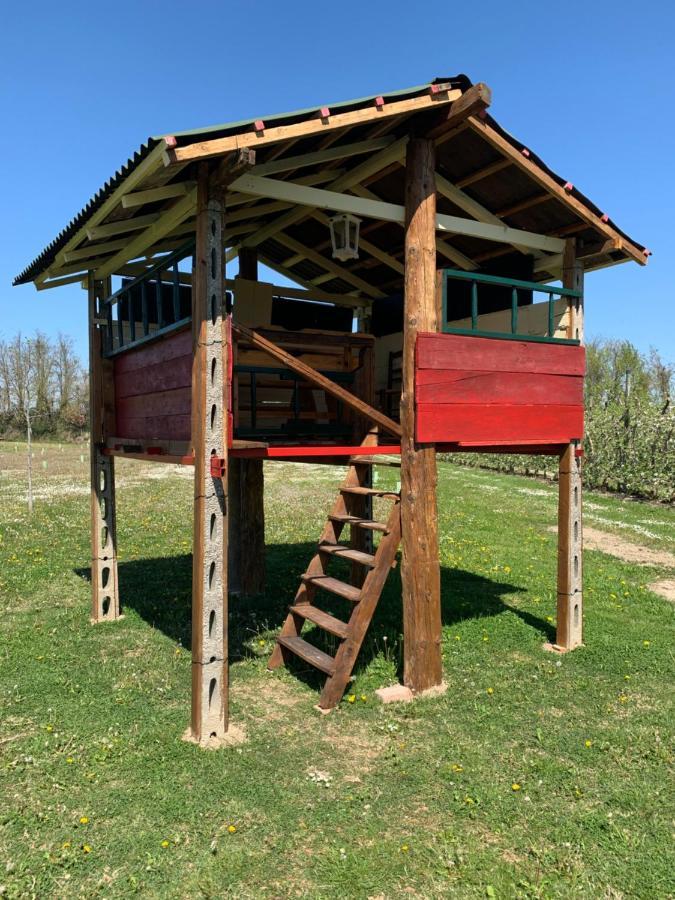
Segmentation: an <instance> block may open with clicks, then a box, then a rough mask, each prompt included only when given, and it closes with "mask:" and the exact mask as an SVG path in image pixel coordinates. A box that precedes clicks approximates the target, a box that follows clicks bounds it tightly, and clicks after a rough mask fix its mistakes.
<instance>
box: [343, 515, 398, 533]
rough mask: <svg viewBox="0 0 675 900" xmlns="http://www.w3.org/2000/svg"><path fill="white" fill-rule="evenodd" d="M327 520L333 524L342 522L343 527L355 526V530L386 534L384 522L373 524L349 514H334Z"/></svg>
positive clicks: (371, 521) (370, 520)
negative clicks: (363, 529) (361, 529)
mask: <svg viewBox="0 0 675 900" xmlns="http://www.w3.org/2000/svg"><path fill="white" fill-rule="evenodd" d="M328 518H329V519H330V520H331V521H333V522H344V524H345V525H356V527H357V528H365V529H366V530H367V531H381V532H382V533H383V534H386V533H387V526H386V525H385V523H384V522H374V521H373V520H372V519H361V518H359V516H351V515H349V513H334V514H333V515H331V516H328Z"/></svg>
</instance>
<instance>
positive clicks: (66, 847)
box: [61, 841, 71, 850]
mask: <svg viewBox="0 0 675 900" xmlns="http://www.w3.org/2000/svg"><path fill="white" fill-rule="evenodd" d="M70 847H71V844H70V841H64V842H63V843H62V844H61V848H62V849H63V850H70Z"/></svg>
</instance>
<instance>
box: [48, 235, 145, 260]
mask: <svg viewBox="0 0 675 900" xmlns="http://www.w3.org/2000/svg"><path fill="white" fill-rule="evenodd" d="M128 243H129V241H128V240H127V239H126V238H120V239H119V240H117V241H108V242H107V243H105V244H87V245H86V246H84V247H79V248H78V249H77V250H69V251H68V252H67V253H64V254H63V258H64V260H65V262H67V263H69V262H75V260H77V259H93V258H95V257H96V256H105V255H106V254H107V253H113V252H114V251H115V250H121V249H122V247H126V245H127V244H128Z"/></svg>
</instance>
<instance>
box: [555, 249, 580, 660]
mask: <svg viewBox="0 0 675 900" xmlns="http://www.w3.org/2000/svg"><path fill="white" fill-rule="evenodd" d="M563 286H564V287H566V288H572V289H573V290H577V291H582V292H583V286H584V270H583V264H582V263H581V262H580V261H579V260H577V258H576V246H575V241H574V239H570V240H568V241H567V242H566V245H565V252H564V254H563ZM568 316H569V320H568V325H567V336H568V337H569V338H575V339H576V340H579V341H581V342H582V343H583V340H584V307H583V298H580V299H578V300H576V299H574V298H570V302H569V305H568ZM577 449H578V445H577V443H571V444H569V445H568V446H567V448H566V449H565V451H564V452H563V453H562V455H561V457H560V463H559V467H558V475H559V478H558V603H557V621H556V648H557V649H558V650H574V648H575V647H579V646H580V645H581V643H582V641H583V558H582V556H583V523H582V496H581V494H582V483H581V457H580V456H578V455H577Z"/></svg>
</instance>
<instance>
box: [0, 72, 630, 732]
mask: <svg viewBox="0 0 675 900" xmlns="http://www.w3.org/2000/svg"><path fill="white" fill-rule="evenodd" d="M489 103H490V91H489V89H488V88H487V87H486V86H485V85H484V84H475V85H472V84H471V82H470V81H469V80H468V79H467V78H466V77H465V76H458V77H455V78H445V79H438V80H436V81H434V82H432V83H430V84H425V85H421V86H419V87H415V88H410V89H409V90H402V91H396V92H394V93H390V94H382V95H378V96H373V97H366V98H364V99H360V100H354V101H349V102H346V103H339V104H336V105H331V106H319V107H316V108H313V109H307V110H302V111H300V112H294V113H288V114H284V115H276V116H270V117H266V118H264V119H251V120H248V121H244V122H238V123H235V124H229V125H220V126H217V127H212V128H204V129H201V130H198V131H192V132H183V133H176V134H174V135H167V136H165V137H159V138H151V139H150V140H149V141H148V142H147V144H144V145H143V146H142V147H141V148H140V149H139V150H138V152H137V153H135V154H134V156H133V157H132V158H131V159H130V160H129V161H128V162H127V163H126V165H124V166H123V167H122V168H121V169H120V170H119V171H118V172H116V173H115V174H114V175H113V176H112V178H111V179H110V180H109V181H108V182H106V184H105V185H104V186H103V187H102V188H101V190H100V191H99V192H98V193H97V194H95V195H94V197H93V198H92V199H91V200H90V201H89V203H88V204H87V206H86V207H85V208H84V209H83V210H82V212H81V213H79V215H78V216H76V217H75V219H73V221H72V222H70V224H69V225H67V226H66V228H65V229H64V230H63V231H62V232H61V234H59V235H58V237H56V238H55V240H54V241H53V242H52V243H51V244H50V245H49V246H48V247H47V248H46V249H45V250H44V251H43V252H42V253H41V254H40V256H38V257H37V259H36V260H35V261H34V262H33V263H31V264H30V265H29V266H28V268H27V269H25V271H24V272H23V273H22V274H21V275H19V276H18V277H17V279H16V281H15V283H16V284H23V283H26V282H34V283H35V286H36V287H37V289H38V290H46V289H48V288H53V287H58V286H60V285H64V284H71V283H81V285H82V287H83V288H85V289H86V290H87V292H88V298H89V338H90V377H91V448H92V449H91V516H92V528H91V535H92V594H93V597H92V602H93V606H92V616H93V620H94V621H95V622H103V621H109V620H114V619H116V618H118V617H119V615H120V596H119V594H120V592H119V584H118V573H117V538H116V522H115V469H114V461H115V457H117V456H127V457H131V458H134V459H143V460H147V461H157V462H178V463H182V464H184V465H191V466H193V467H194V545H193V581H192V718H191V732H192V736H193V738H194V739H195V740H196V741H199V742H206V741H208V740H209V739H210V738H212V737H214V736H215V737H222V736H223V735H225V733H226V732H227V730H228V664H227V659H228V649H227V648H228V644H227V602H228V589H229V592H230V593H237V592H239V593H246V594H254V593H256V592H260V591H262V590H263V588H264V549H265V548H264V542H265V539H264V514H263V484H264V482H263V471H264V463H265V462H273V461H274V460H292V461H296V462H303V461H309V462H312V463H317V462H326V463H340V464H344V465H346V466H347V471H346V476H345V478H344V481H343V482H342V484H336V485H335V491H336V495H335V501H334V503H333V505H332V507H331V508H330V510H329V512H328V516H327V519H326V524H325V526H324V529H323V531H322V532H321V535H320V536H319V542H318V545H317V549H316V553H315V555H314V556H313V557H312V558H311V559H310V560H308V565H307V568H306V571H305V572H304V573H300V572H299V573H298V579H299V587H298V591H297V594H296V596H295V598H294V599H292V600H291V598H289V600H290V601H291V602H290V608H289V612H288V615H287V618H286V619H285V621H284V622H283V623H282V622H279V626H280V631H279V634H278V637H277V645H276V649H275V650H274V653H273V654H272V657H271V659H270V661H269V665H270V666H271V667H276V666H280V665H283V664H284V662H285V661H287V660H288V659H289V658H290V657H291V656H298V657H301V658H302V659H303V660H305V661H306V663H308V664H310V665H311V666H314V667H316V668H317V669H319V670H321V671H322V672H323V673H325V676H326V681H325V686H324V689H323V692H322V694H321V698H320V701H319V703H320V706H322V707H323V708H326V709H328V708H330V707H332V706H334V705H335V704H336V703H337V702H338V701H339V700H340V697H341V696H342V693H343V691H344V689H345V686H346V684H347V682H348V679H349V677H350V674H351V672H352V668H353V666H354V663H355V661H356V658H357V655H358V653H359V649H360V647H361V643H362V641H363V638H364V635H365V633H366V630H367V628H368V625H369V622H370V620H371V618H372V616H373V612H374V610H375V607H376V605H377V602H378V598H379V596H380V592H381V590H382V587H383V585H384V582H385V580H386V578H387V575H388V572H389V570H390V568H391V566H392V565H393V564H394V562H395V559H396V555H397V552H398V549H399V546H402V559H401V579H402V585H403V631H404V676H403V677H404V682H405V684H406V685H408V686H409V687H410V688H411V689H412V690H414V691H422V690H425V689H427V688H430V687H433V686H434V685H436V684H438V683H440V681H441V650H440V642H441V614H440V570H439V554H438V533H437V527H438V526H437V514H436V491H435V489H436V453H437V451H439V450H442V451H444V452H448V451H451V452H462V451H479V452H480V451H489V452H514V451H518V452H527V453H532V454H555V455H557V456H558V457H559V460H560V479H559V517H558V609H557V647H558V649H560V650H571V649H573V648H574V647H577V646H578V645H579V644H580V643H581V640H582V564H581V551H582V524H581V455H582V450H581V446H582V445H581V442H582V439H583V421H584V408H583V384H584V348H583V339H584V330H583V329H584V326H583V309H584V296H583V279H584V272H586V271H592V270H595V269H600V268H604V267H606V266H612V265H616V264H617V263H622V262H625V261H627V260H635V261H636V262H638V263H640V264H644V263H646V261H647V256H648V251H646V250H645V248H644V247H642V246H640V245H639V244H636V243H635V242H634V241H632V240H631V239H630V238H629V237H628V236H627V235H626V234H625V233H624V232H623V231H621V230H620V229H619V228H618V226H617V225H615V224H614V223H613V222H612V221H611V219H610V218H609V217H608V216H607V215H606V213H605V212H604V210H603V209H601V208H599V207H597V206H595V205H594V204H593V203H591V201H590V200H588V199H587V198H586V197H585V196H583V194H581V193H580V192H579V191H578V190H577V189H576V188H575V187H574V186H573V184H571V183H570V182H567V181H565V180H564V179H562V178H559V177H558V176H557V175H556V174H555V173H553V172H552V171H551V170H550V169H548V168H547V166H546V165H545V164H544V163H543V162H542V161H541V159H539V158H538V157H537V156H536V154H535V153H534V152H533V151H532V150H530V149H529V148H528V147H525V146H523V145H522V144H521V143H519V142H518V141H517V140H515V139H514V138H513V137H511V135H509V134H508V133H507V132H506V131H504V130H503V129H502V128H501V127H500V126H499V125H498V124H497V122H496V121H495V120H494V119H492V118H491V117H490V116H489V115H488V114H487V112H486V109H487V107H488V106H489ZM235 257H238V274H237V276H236V277H235V278H231V277H229V275H230V273H229V267H228V263H231V262H233V261H234V259H235ZM259 262H260V263H264V264H265V266H267V267H268V268H269V269H271V270H274V271H276V272H278V273H280V274H281V275H282V276H284V282H285V283H287V282H288V280H290V281H291V282H292V283H293V284H294V285H297V287H287V286H282V287H278V286H275V285H273V284H270V283H265V282H261V281H259V280H258V263H259ZM552 282H560V283H561V285H562V286H555V285H553V284H552ZM385 455H386V457H387V458H386V459H383V456H385ZM392 456H393V457H394V458H395V459H396V460H397V461H396V462H395V463H394V464H395V465H400V491H397V492H385V491H382V490H379V489H378V488H377V486H374V480H373V478H372V472H373V467H374V466H376V465H378V464H383V463H387V464H389V465H391V464H392ZM399 458H400V463H399V462H398V459H399ZM375 485H376V483H375ZM377 496H380V497H382V498H383V500H385V501H386V503H387V505H388V509H389V513H388V515H387V516H386V517H383V520H382V521H377V520H375V519H374V518H373V503H372V501H373V498H374V497H377ZM340 558H342V559H346V560H348V561H349V567H348V568H349V570H350V572H351V577H350V578H349V580H345V579H344V577H341V578H338V577H336V572H335V569H334V565H335V560H336V559H340ZM341 571H342V570H341ZM324 592H328V593H330V594H334V595H339V596H340V597H342V598H344V599H345V600H346V603H347V607H346V608H348V609H349V610H350V613H349V614H348V615H346V616H344V618H341V619H340V618H337V617H336V616H334V615H331V614H329V613H328V612H326V611H325V610H324V609H322V597H323V596H324ZM324 605H325V604H324ZM308 626H313V627H314V628H318V629H321V630H325V631H327V632H329V633H331V634H332V635H334V637H335V638H336V646H337V648H338V649H337V652H336V653H335V655H334V656H333V655H329V654H327V653H325V652H323V651H322V650H320V649H318V647H317V646H315V644H314V643H312V628H311V627H310V628H309V635H308V634H307V627H308ZM303 629H305V630H304V631H303ZM303 634H304V636H303Z"/></svg>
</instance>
